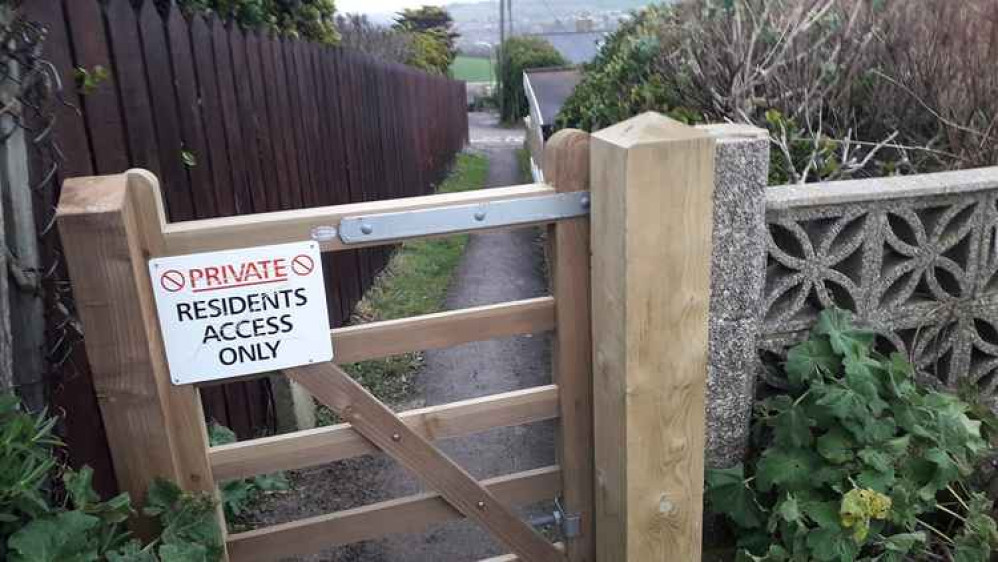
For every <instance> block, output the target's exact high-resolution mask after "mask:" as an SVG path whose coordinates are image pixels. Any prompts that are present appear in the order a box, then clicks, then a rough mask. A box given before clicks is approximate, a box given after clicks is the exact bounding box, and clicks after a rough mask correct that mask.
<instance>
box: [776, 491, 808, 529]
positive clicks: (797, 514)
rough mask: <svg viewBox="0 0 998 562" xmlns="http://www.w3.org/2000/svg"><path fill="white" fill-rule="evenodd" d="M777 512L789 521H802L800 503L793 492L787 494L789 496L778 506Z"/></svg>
mask: <svg viewBox="0 0 998 562" xmlns="http://www.w3.org/2000/svg"><path fill="white" fill-rule="evenodd" d="M776 513H777V514H778V515H779V516H780V518H782V519H783V520H784V521H786V522H787V523H801V519H802V515H801V509H800V504H799V503H798V502H797V498H795V497H794V496H793V494H787V497H786V498H784V499H783V501H781V502H780V503H779V505H777V506H776Z"/></svg>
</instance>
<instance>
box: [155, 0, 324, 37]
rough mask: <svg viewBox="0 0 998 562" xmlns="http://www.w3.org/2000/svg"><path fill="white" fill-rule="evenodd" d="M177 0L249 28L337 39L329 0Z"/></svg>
mask: <svg viewBox="0 0 998 562" xmlns="http://www.w3.org/2000/svg"><path fill="white" fill-rule="evenodd" d="M157 1H158V2H163V1H167V0H157ZM177 4H178V5H179V6H180V7H181V8H182V9H184V10H186V11H201V12H210V13H214V14H217V15H218V16H219V17H220V18H222V19H224V20H233V21H237V22H239V24H240V25H242V26H243V27H247V28H251V29H268V30H272V31H277V32H280V33H286V34H288V35H289V36H291V37H304V38H306V39H311V40H313V41H319V42H321V43H327V44H333V43H336V42H337V41H338V40H339V33H338V32H337V30H336V25H335V20H334V16H335V14H336V4H335V2H334V1H333V0H178V2H177Z"/></svg>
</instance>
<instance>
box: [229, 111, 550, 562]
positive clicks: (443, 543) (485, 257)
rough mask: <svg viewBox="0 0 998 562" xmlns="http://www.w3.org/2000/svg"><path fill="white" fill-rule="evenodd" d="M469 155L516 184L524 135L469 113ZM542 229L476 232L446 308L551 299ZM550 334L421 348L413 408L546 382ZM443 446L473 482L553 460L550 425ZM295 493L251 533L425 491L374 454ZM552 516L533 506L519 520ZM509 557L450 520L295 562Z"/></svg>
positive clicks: (259, 517)
mask: <svg viewBox="0 0 998 562" xmlns="http://www.w3.org/2000/svg"><path fill="white" fill-rule="evenodd" d="M469 126H470V131H469V133H470V138H471V148H470V150H473V151H475V152H478V153H481V154H484V155H485V156H486V157H488V159H489V162H490V166H489V176H488V179H487V183H486V187H502V186H506V185H514V184H518V183H522V181H523V180H522V178H521V177H520V170H519V165H518V163H517V159H516V150H517V148H519V147H520V146H522V143H523V130H522V129H519V128H507V127H501V126H499V124H498V122H497V119H496V116H495V115H494V114H489V113H472V114H470V115H469ZM538 236H539V232H538V231H537V230H535V229H523V230H516V231H509V232H500V233H486V234H477V235H472V236H471V239H470V240H469V242H468V246H467V249H466V250H465V255H464V257H463V258H462V261H461V264H460V265H459V266H458V270H457V271H456V272H455V275H454V279H453V280H452V282H451V288H450V291H449V293H448V297H447V301H446V303H445V308H447V309H457V308H466V307H469V306H478V305H484V304H493V303H498V302H504V301H510V300H518V299H525V298H531V297H537V296H541V295H544V294H547V281H546V277H545V273H544V253H543V248H542V247H541V245H540V243H539V238H538ZM548 340H549V338H548V336H547V335H538V336H517V337H513V338H506V339H501V340H493V341H487V342H476V343H471V344H466V345H461V346H457V347H453V348H449V349H442V350H433V351H427V352H426V353H425V354H424V360H425V361H424V365H423V367H422V369H421V370H420V372H419V373H418V375H417V380H416V383H417V384H416V386H417V391H416V395H415V396H414V397H413V400H412V401H411V403H410V404H407V406H406V407H407V408H409V407H419V406H422V405H434V404H444V403H447V402H453V401H455V400H463V399H466V398H473V397H477V396H484V395H489V394H496V393H500V392H506V391H510V390H515V389H518V388H527V387H531V386H539V385H543V384H548V383H549V382H550V380H551V375H550V370H551V369H550V352H549V347H550V346H549V341H548ZM440 446H441V448H442V449H443V450H444V451H445V453H447V454H448V455H450V456H451V457H452V458H453V459H454V460H456V461H457V462H458V463H459V464H461V466H463V467H464V468H465V469H466V470H467V471H468V472H470V473H471V474H472V475H474V476H475V477H477V478H488V477H491V476H498V475H502V474H508V473H513V472H519V471H523V470H529V469H532V468H537V467H541V466H546V465H549V464H553V463H554V457H555V454H554V426H553V424H552V423H550V422H545V423H537V424H531V425H529V426H522V427H516V428H502V429H496V430H492V431H489V432H484V433H479V434H476V435H472V436H469V437H465V438H458V439H449V440H445V441H442V442H440ZM290 477H291V479H292V481H293V483H294V486H293V489H292V490H291V491H289V492H287V493H284V494H279V495H275V496H273V497H272V498H268V499H267V500H266V501H264V502H263V504H262V505H260V506H257V508H256V509H255V510H254V513H253V514H252V515H250V516H248V517H247V521H246V522H247V523H249V524H250V525H251V526H253V527H257V526H263V525H273V524H276V523H281V522H285V521H291V520H295V519H300V518H303V517H308V516H312V515H319V514H322V513H329V512H331V511H338V510H341V509H346V508H350V507H355V506H359V505H366V504H370V503H374V502H377V501H383V500H386V499H390V498H395V497H400V496H405V495H410V494H413V493H417V492H419V491H422V490H423V488H422V487H421V485H420V483H419V482H417V481H416V480H415V479H413V478H412V477H411V476H410V475H409V474H408V472H407V471H406V470H405V469H403V468H402V467H400V466H399V465H398V464H397V463H395V462H394V461H392V460H390V459H388V458H386V457H385V456H384V455H370V456H365V457H359V458H356V459H350V460H348V461H343V462H337V463H331V464H329V465H326V466H321V467H315V468H312V469H306V470H300V471H292V472H291V473H290ZM541 511H547V512H550V506H540V507H538V506H535V507H534V508H533V510H528V511H527V512H525V513H524V516H530V515H535V514H539V513H540V512H541ZM505 551H506V549H503V548H502V547H501V546H499V545H497V544H495V543H494V541H493V540H492V539H491V538H490V537H489V535H488V534H487V533H485V532H483V531H481V530H479V529H478V528H477V527H476V526H474V525H472V524H468V523H465V522H454V523H451V524H445V525H440V526H436V527H434V528H432V529H431V530H429V531H428V532H426V533H423V534H419V535H396V536H391V537H386V538H384V539H381V540H378V541H369V542H365V543H358V544H354V545H350V546H347V547H342V548H331V549H328V550H326V551H324V552H322V553H319V554H316V555H313V556H307V557H302V558H297V559H294V560H300V561H308V562H358V561H372V562H401V561H405V562H449V561H455V562H457V561H468V560H478V559H481V558H486V557H489V556H494V555H497V554H502V553H504V552H505Z"/></svg>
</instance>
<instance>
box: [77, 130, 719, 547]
mask: <svg viewBox="0 0 998 562" xmlns="http://www.w3.org/2000/svg"><path fill="white" fill-rule="evenodd" d="M591 142H592V145H593V154H592V155H591V154H590V144H591ZM544 162H545V174H544V177H545V178H546V180H547V181H548V182H549V184H531V185H524V186H513V187H505V188H496V189H487V190H480V191H474V192H464V193H454V194H442V195H432V196H426V197H414V198H407V199H396V200H388V201H377V202H369V203H358V204H349V205H340V206H333V207H320V208H313V209H306V210H299V211H291V212H276V213H266V214H260V215H248V216H241V217H230V218H220V219H209V220H200V221H191V222H181V223H167V222H166V221H165V218H164V215H163V209H162V202H161V198H160V193H159V187H158V182H157V180H156V178H155V177H154V176H153V175H152V174H150V173H148V172H145V171H142V170H131V171H129V172H127V173H125V174H121V175H117V176H102V177H94V178H77V179H73V180H68V181H67V182H66V185H65V188H64V190H63V196H62V200H61V201H60V208H59V228H60V232H61V234H62V237H63V241H64V246H65V250H66V254H67V257H68V263H69V266H70V273H71V275H72V278H73V281H74V289H75V292H76V296H77V302H78V304H79V308H80V315H81V318H82V320H83V322H84V325H85V327H86V330H87V339H86V344H87V348H88V352H89V356H90V357H91V361H92V363H93V370H94V376H95V385H96V387H97V389H98V397H99V400H100V403H101V410H102V415H103V417H104V422H105V426H106V428H107V432H108V436H109V440H110V442H111V443H112V455H113V458H114V462H115V469H116V474H117V476H118V479H119V483H120V485H121V488H122V489H123V490H125V491H128V492H130V493H131V495H132V496H133V497H134V498H141V497H144V493H145V490H146V488H147V486H148V484H149V482H150V481H151V480H152V479H153V478H155V477H165V478H169V479H172V480H175V481H177V482H178V483H179V484H180V485H181V486H182V487H184V488H185V489H189V490H203V491H209V492H211V493H217V483H218V482H221V481H224V480H228V479H232V478H243V477H248V476H252V475H255V474H260V473H266V472H273V471H276V470H286V469H294V468H302V467H307V466H314V465H317V464H322V463H326V462H330V461H334V460H341V459H346V458H351V457H355V456H358V455H364V454H368V453H371V452H375V451H378V450H383V451H385V452H386V453H388V454H390V455H392V456H393V457H395V458H396V459H397V460H399V461H400V462H402V464H404V465H405V466H406V467H407V468H409V469H410V470H412V471H413V472H414V473H415V474H416V475H417V476H418V477H419V478H421V479H422V480H424V481H425V482H427V483H428V484H429V485H430V488H431V489H434V490H436V492H434V493H426V494H418V495H415V496H409V497H405V498H399V499H393V500H389V501H384V502H379V503H376V504H373V505H367V506H363V507H359V508H354V509H349V510H345V511H340V512H336V513H331V514H326V515H321V516H317V517H310V518H306V519H302V520H299V521H294V522H291V523H285V524H281V525H274V526H270V527H264V528H260V529H255V530H252V531H246V532H240V533H234V534H231V535H228V536H227V537H226V547H227V556H228V557H230V558H231V559H233V560H238V561H250V560H275V559H278V558H280V557H284V556H289V555H293V554H302V553H307V552H311V551H315V550H318V549H321V548H322V547H325V546H330V545H335V544H344V543H350V542H356V541H360V540H365V539H372V538H376V537H379V536H383V535H386V534H390V533H397V532H407V533H409V532H417V531H420V530H423V529H425V528H426V527H427V526H429V525H431V524H433V523H437V522H441V521H446V520H450V519H456V518H460V517H468V518H470V519H472V520H475V521H476V522H478V523H479V524H481V525H482V526H484V527H486V529H487V530H489V531H491V532H492V534H493V535H495V536H496V537H497V538H498V539H499V540H500V542H502V543H504V544H505V545H506V546H507V547H508V548H510V549H511V550H512V551H514V552H515V553H516V555H514V556H512V557H505V558H502V559H504V560H513V559H523V560H556V559H563V558H567V559H568V560H571V561H572V562H576V561H592V560H597V559H599V560H608V561H609V560H644V559H651V558H647V554H648V553H652V552H655V553H663V554H664V553H668V554H669V556H666V558H669V559H676V560H680V559H682V560H694V559H699V542H700V538H699V533H700V525H699V516H700V509H701V507H700V504H701V502H702V468H703V467H702V463H703V452H702V450H703V400H704V398H703V389H704V382H705V373H706V363H705V360H706V326H707V319H706V303H707V294H708V285H709V283H708V278H707V271H708V269H709V255H710V248H709V241H710V210H711V191H712V189H711V187H712V181H713V177H712V171H713V167H712V165H713V141H712V140H710V139H709V138H706V137H705V135H703V134H702V133H698V132H696V131H695V130H693V129H690V128H688V127H685V126H683V125H679V124H677V123H675V122H672V121H670V120H668V119H666V118H663V117H661V116H658V115H653V114H647V115H645V116H641V117H638V118H635V119H634V120H631V121H628V122H625V123H622V124H620V125H618V126H615V127H613V128H611V129H608V130H607V131H604V132H601V133H599V134H597V135H594V136H593V137H590V135H588V134H586V133H583V132H580V131H568V132H562V133H559V134H558V135H556V136H555V137H552V139H551V141H550V142H549V143H548V144H547V146H546V153H545V158H544ZM590 173H592V174H593V182H590ZM591 183H592V187H593V188H594V189H593V190H592V200H593V207H594V209H596V215H594V218H593V221H592V228H593V229H594V232H593V233H592V235H591V234H590V219H589V217H588V216H586V214H585V210H582V211H580V210H578V209H575V210H572V209H569V208H568V207H560V206H558V205H560V203H558V205H556V204H555V203H553V202H557V201H562V202H563V201H568V202H570V203H571V202H572V201H574V202H575V203H573V204H576V205H581V206H582V207H584V208H585V209H587V208H588V207H589V198H588V197H585V196H576V195H571V196H570V194H572V193H573V192H579V191H588V190H589V189H590V185H591ZM531 201H535V202H536V203H537V204H538V205H536V206H535V207H533V208H532V210H533V211H536V210H537V209H541V208H543V209H545V210H544V212H533V214H531V212H528V213H526V214H524V213H522V212H521V211H522V209H520V208H519V207H520V206H521V205H522V206H526V207H528V208H529V207H530V202H531ZM510 209H512V210H510ZM552 209H553V211H552ZM566 209H567V210H566ZM492 211H496V212H498V213H499V214H503V213H507V214H505V215H504V218H500V219H496V218H494V217H489V218H488V219H486V218H485V217H486V216H488V215H489V213H490V212H492ZM499 211H501V212H499ZM469 212H470V213H472V216H473V218H471V219H469V218H468V216H467V214H468V213H469ZM398 213H411V214H414V215H421V216H423V218H424V220H423V226H422V227H420V228H417V229H415V230H406V229H401V230H392V231H391V232H395V233H396V234H397V235H392V234H389V235H388V237H385V236H384V234H383V232H384V231H383V228H384V227H385V226H386V225H390V221H391V220H392V216H394V215H395V214H398ZM508 213H512V215H509V214H508ZM649 213H651V214H649ZM655 213H659V214H660V216H659V215H656V214H655ZM513 215H515V216H513ZM427 217H428V218H427ZM452 218H453V220H451V219H452ZM649 218H654V219H656V220H651V221H649V220H648V219H649ZM385 221H389V222H387V223H386V222H385ZM345 223H346V224H351V223H352V224H353V227H352V230H351V232H352V234H351V236H347V237H344V236H341V233H342V226H344V224H345ZM438 223H439V224H438ZM542 224H547V225H549V226H548V228H549V233H548V234H549V236H548V239H549V250H550V266H551V274H550V282H551V293H552V295H551V296H546V297H540V298H535V299H527V300H520V301H513V302H507V303H501V304H496V305H489V306H480V307H474V308H467V309H462V310H453V311H447V312H441V313H437V314H429V315H425V316H418V317H413V318H406V319H401V320H392V321H385V322H373V323H369V324H363V325H359V326H350V327H345V328H336V329H332V330H331V331H330V338H331V339H332V342H333V346H334V349H335V360H334V361H335V362H337V363H348V362H354V361H360V360H364V359H371V358H376V357H384V356H387V355H392V354H397V353H402V352H407V351H417V350H425V349H433V348H440V347H448V346H452V345H457V344H461V343H467V342H471V341H479V340H487V339H492V338H499V337H508V336H513V335H520V334H533V333H541V332H547V331H551V332H552V333H553V338H552V341H553V345H554V347H553V351H552V358H553V361H552V364H553V376H552V384H549V385H545V386H540V387H535V388H528V389H521V390H516V391H513V392H507V393H502V394H497V395H492V396H485V397H481V398H475V399H470V400H463V401H459V402H454V403H450V404H444V405H439V406H431V407H427V408H421V409H418V410H413V411H409V412H403V413H401V414H394V413H392V412H391V411H390V410H389V409H388V408H387V407H386V406H384V405H383V404H381V403H380V402H378V401H377V400H376V399H375V398H374V397H373V396H371V395H370V394H369V393H368V392H367V391H366V390H364V389H363V388H362V387H360V386H359V385H358V384H357V383H356V382H354V381H353V380H352V379H351V378H350V377H349V376H347V375H346V374H345V373H344V372H343V371H342V370H341V369H339V368H338V367H337V366H336V365H334V364H331V363H327V364H324V365H310V366H306V367H297V368H293V369H288V370H286V371H285V372H286V374H287V375H288V376H289V377H290V378H292V379H293V380H295V381H297V382H298V383H299V384H301V385H302V386H303V387H305V388H306V389H307V390H308V391H309V392H310V393H312V394H313V395H314V396H315V397H316V398H317V399H319V400H320V401H321V402H323V403H325V404H326V405H328V406H330V407H331V408H332V409H333V410H334V411H336V412H337V413H339V414H340V415H341V417H342V418H343V419H344V420H346V421H347V422H348V423H343V424H339V425H335V426H331V427H323V428H317V429H311V430H305V431H298V432H294V433H290V434H285V435H278V436H272V437H264V438H260V439H253V440H248V441H242V442H238V443H233V444H229V445H222V446H217V447H209V446H208V443H207V432H206V427H205V421H204V416H203V412H202V410H201V403H200V399H199V394H198V388H197V387H196V386H173V385H171V384H170V382H169V380H170V377H169V372H168V370H167V364H166V361H165V356H164V352H163V346H162V341H161V334H160V332H159V324H158V322H157V321H156V310H155V305H154V300H153V295H152V291H151V283H150V280H149V274H148V270H147V268H146V262H147V261H148V260H149V259H151V258H156V257H163V256H171V255H183V254H189V253H197V252H208V251H216V250H231V249H238V248H248V247H253V246H260V245H270V244H280V243H284V242H295V241H302V240H309V239H312V240H317V241H319V242H320V246H321V248H322V250H323V251H327V252H335V251H338V250H343V249H348V248H351V249H352V248H356V247H361V246H369V245H384V244H391V243H395V242H399V241H402V240H405V239H410V238H420V237H427V236H436V235H443V234H447V235H449V234H453V233H455V232H464V231H472V230H483V229H491V228H503V227H510V226H515V227H523V226H532V225H542ZM427 225H429V226H427ZM375 229H378V232H377V233H376V234H377V235H372V236H371V237H370V239H366V238H365V237H364V236H359V235H358V233H359V234H362V235H368V234H372V233H373V232H374V230H375ZM663 234H669V235H670V236H675V237H676V240H673V241H669V240H659V239H658V238H657V236H660V235H663ZM344 240H347V242H344ZM591 256H592V260H593V263H592V267H591V266H590V257H591ZM590 272H592V274H591V273H590ZM659 275H660V276H661V277H662V278H663V279H664V280H665V281H666V282H667V286H666V287H656V285H655V278H656V276H659ZM591 279H594V280H595V282H596V283H597V284H596V285H595V287H591V285H590V283H591ZM673 291H675V294H673ZM591 303H592V304H591ZM591 306H594V307H595V311H596V318H595V320H596V322H595V323H594V322H593V321H592V320H591V312H590V308H591ZM594 335H595V337H596V345H595V349H594V345H593V339H592V338H593V336H594ZM658 338H663V340H665V339H669V338H671V339H675V340H680V341H682V342H683V345H681V346H678V347H677V345H674V344H671V343H668V342H663V345H662V347H664V348H665V351H660V349H659V345H658V343H659V342H658ZM594 358H595V359H594ZM594 360H595V362H596V378H595V380H594V378H593V374H594V373H593V361H594ZM594 390H595V393H594ZM677 400H679V401H677ZM663 408H666V409H665V410H663ZM594 412H595V413H594ZM594 418H595V422H596V427H595V434H594ZM553 419H556V420H558V421H557V424H558V435H559V439H558V446H557V452H558V464H557V465H553V466H548V467H542V468H538V469H534V470H528V471H524V472H519V473H516V474H510V475H505V476H501V477H497V478H492V479H488V480H484V481H481V482H476V481H474V480H473V479H472V478H471V477H470V476H469V475H468V474H467V473H466V472H464V471H463V470H462V469H461V468H460V467H459V466H457V465H456V464H454V463H453V461H451V460H450V459H448V458H447V457H445V456H444V455H443V454H442V453H441V452H440V451H439V450H438V449H436V448H435V447H434V446H433V445H432V444H431V443H430V441H433V440H437V439H441V438H447V437H455V436H462V435H469V434H473V433H477V432H481V431H484V430H487V429H491V428H497V427H507V426H514V425H522V424H527V423H532V422H536V421H542V420H553ZM597 468H598V471H596V472H598V473H599V475H600V477H599V479H596V478H595V477H594V474H595V473H596V472H594V471H595V469H597ZM656 479H657V480H656ZM597 490H598V493H596V491H597ZM546 499H559V500H560V502H559V505H560V506H562V507H563V509H564V511H565V514H566V515H567V516H568V517H570V518H571V520H572V522H573V529H572V531H573V532H572V533H570V535H571V536H566V538H565V540H564V544H557V545H552V544H550V543H548V541H547V540H546V539H544V538H542V537H541V536H540V535H539V534H538V533H536V531H534V530H532V529H530V528H529V527H528V526H527V525H526V523H524V522H523V521H521V520H519V519H518V518H517V517H516V516H515V515H514V514H513V512H512V511H510V510H509V508H508V506H511V505H521V504H529V503H534V502H537V501H540V500H546ZM650 508H651V509H653V512H650V511H649V509H650ZM220 517H221V516H220ZM221 523H222V528H223V529H224V528H225V526H224V520H223V521H221ZM575 523H577V525H575ZM654 529H661V532H652V531H653V530H654ZM137 530H138V531H139V532H140V533H141V532H144V531H147V529H145V528H143V526H142V525H139V527H138V529H137ZM597 531H598V533H597ZM597 535H598V536H597ZM597 541H598V542H597ZM517 557H518V558H517ZM655 559H664V558H661V557H659V558H655Z"/></svg>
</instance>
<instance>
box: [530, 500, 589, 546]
mask: <svg viewBox="0 0 998 562" xmlns="http://www.w3.org/2000/svg"><path fill="white" fill-rule="evenodd" d="M530 524H531V525H533V526H534V527H546V526H548V525H554V526H555V527H557V528H558V530H559V531H561V536H563V537H565V538H566V539H574V538H575V537H578V536H579V535H580V534H582V516H581V515H579V514H578V513H565V508H564V507H562V506H561V498H555V500H554V511H553V512H552V513H551V515H541V516H539V517H534V518H532V519H531V520H530Z"/></svg>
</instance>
